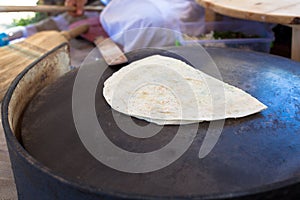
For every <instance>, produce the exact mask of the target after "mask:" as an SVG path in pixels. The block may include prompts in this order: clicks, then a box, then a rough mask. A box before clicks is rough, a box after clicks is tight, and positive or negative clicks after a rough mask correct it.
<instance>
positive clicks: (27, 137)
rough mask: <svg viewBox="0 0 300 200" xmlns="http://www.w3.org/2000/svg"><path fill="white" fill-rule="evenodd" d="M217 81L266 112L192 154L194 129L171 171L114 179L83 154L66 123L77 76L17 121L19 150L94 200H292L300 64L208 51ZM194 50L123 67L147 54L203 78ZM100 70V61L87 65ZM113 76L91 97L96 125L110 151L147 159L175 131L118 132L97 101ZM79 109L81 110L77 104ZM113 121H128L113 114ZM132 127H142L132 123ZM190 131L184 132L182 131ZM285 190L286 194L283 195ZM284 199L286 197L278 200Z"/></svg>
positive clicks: (228, 125) (298, 158)
mask: <svg viewBox="0 0 300 200" xmlns="http://www.w3.org/2000/svg"><path fill="white" fill-rule="evenodd" d="M207 50H208V52H209V54H210V55H211V57H212V58H213V60H214V61H215V63H216V64H217V66H218V69H219V72H220V73H221V76H222V78H223V80H224V81H225V82H227V83H229V84H232V85H234V86H237V87H239V88H241V89H242V90H244V91H246V92H248V93H250V94H251V95H252V96H254V97H256V98H257V99H258V100H260V101H261V102H263V103H264V104H266V105H267V106H268V109H267V110H264V111H262V112H261V113H258V114H254V115H251V116H248V117H244V118H240V119H227V120H226V121H225V125H224V127H223V130H222V134H221V136H220V138H219V140H218V142H217V144H216V145H215V146H214V148H213V149H212V151H211V152H210V153H209V154H208V155H207V156H206V157H204V158H202V159H199V157H198V153H199V149H200V147H201V145H202V142H203V139H204V137H205V134H206V131H207V129H208V127H209V122H203V123H200V124H199V128H198V131H197V136H196V138H195V139H194V141H193V143H192V145H191V146H190V148H189V149H188V150H187V152H186V153H185V154H184V155H183V156H182V157H180V159H178V160H177V161H175V162H174V163H172V164H171V165H169V166H167V167H165V168H163V169H161V170H158V171H154V172H150V173H141V174H131V173H125V172H120V171H117V170H114V169H112V168H109V167H107V166H105V165H103V164H102V163H101V162H99V161H97V160H96V159H95V158H94V157H93V156H92V155H91V154H90V153H89V152H88V151H87V150H86V148H85V147H84V146H83V144H82V143H81V141H80V138H79V136H78V134H77V132H76V128H75V125H74V121H73V116H72V89H73V84H74V80H75V77H76V73H77V71H72V72H70V73H68V74H66V75H65V76H64V77H62V78H60V79H59V80H58V81H56V82H55V84H53V85H51V86H49V87H47V88H46V89H44V90H43V91H42V92H41V93H40V94H39V95H37V96H36V97H35V98H34V99H33V100H32V102H31V103H30V105H29V106H28V108H27V110H26V111H25V113H24V118H23V123H22V143H23V146H24V147H25V149H26V150H27V151H28V152H29V153H30V154H31V155H32V156H33V157H34V158H36V159H37V160H38V161H40V162H41V163H42V164H44V165H45V166H46V167H48V168H49V169H50V170H51V171H53V172H54V173H55V174H57V175H59V176H61V177H63V178H65V179H67V180H70V181H74V182H77V183H80V184H82V185H88V186H89V187H92V188H95V189H96V190H99V191H101V192H104V193H105V192H108V193H109V194H116V196H118V195H119V194H122V195H123V197H124V196H125V197H129V198H142V197H143V198H148V197H153V198H164V197H182V198H192V197H193V198H207V199H217V198H227V197H228V198H229V197H237V198H238V197H239V198H241V199H243V198H244V199H246V198H249V199H255V198H257V199H272V198H274V199H278V198H282V199H284V198H287V199H292V198H293V197H297V196H298V195H299V192H297V191H299V188H300V186H298V185H297V183H298V182H299V183H300V88H299V85H300V64H299V63H297V62H293V61H291V60H289V59H284V58H280V57H276V56H270V55H267V54H261V53H255V52H247V51H240V50H234V49H223V48H209V49H207ZM200 51H201V49H199V47H181V48H170V49H168V51H165V50H164V51H162V50H155V49H154V50H153V49H152V50H151V49H145V50H140V51H136V52H132V53H129V54H127V56H128V58H129V60H130V62H132V61H133V60H136V59H140V58H143V57H145V56H148V55H152V54H157V53H158V54H165V55H171V56H172V57H174V53H175V55H176V54H177V55H180V56H178V58H179V59H181V58H183V57H184V58H185V59H186V60H185V61H187V62H191V63H197V64H196V65H197V66H195V67H196V68H199V69H203V71H205V72H207V73H209V68H207V65H205V63H202V62H201V58H202V56H203V55H199V52H200ZM86 65H89V67H90V68H91V69H93V68H95V69H96V67H100V68H101V67H103V68H105V67H106V64H105V63H104V62H103V61H102V60H99V61H94V62H90V63H87V64H86ZM117 70H118V69H117V68H108V69H106V70H105V72H104V73H103V76H102V77H101V79H100V82H99V85H98V87H97V92H96V96H95V102H96V105H95V109H96V112H97V117H98V121H99V124H100V125H101V127H102V128H103V130H104V132H105V134H106V136H107V137H108V138H109V139H110V140H111V141H112V142H113V143H114V144H115V145H117V146H119V147H121V148H123V149H125V150H127V151H132V152H139V153H142V152H149V151H154V150H157V149H160V148H162V147H163V146H165V145H166V144H168V142H169V141H171V140H172V138H173V137H174V135H175V134H176V132H177V130H178V126H165V127H164V128H163V129H162V130H161V131H160V133H159V134H157V135H155V136H153V137H151V138H147V139H138V138H134V137H131V136H129V135H127V134H125V133H123V132H122V130H121V129H120V128H119V127H118V126H117V125H116V123H115V122H114V119H113V116H112V110H111V108H110V107H109V105H108V104H107V103H106V101H105V99H104V98H103V96H102V88H103V82H104V81H105V80H106V79H107V78H108V77H109V76H110V75H111V74H112V73H113V72H115V71H117ZM83 106H84V102H83ZM119 115H120V118H121V119H122V118H128V116H125V115H122V114H119ZM133 120H134V121H135V122H136V123H137V124H138V125H140V126H145V125H147V124H148V123H147V122H144V121H142V120H138V119H133ZM188 126H189V125H187V127H188ZM289 189H292V190H289ZM285 190H287V191H289V192H288V194H289V195H290V196H285V197H283V196H281V195H283V194H286V192H284V191H285Z"/></svg>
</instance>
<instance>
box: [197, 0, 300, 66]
mask: <svg viewBox="0 0 300 200" xmlns="http://www.w3.org/2000/svg"><path fill="white" fill-rule="evenodd" d="M196 1H197V2H198V3H199V4H200V5H201V6H203V7H205V8H207V9H211V10H213V11H214V12H216V13H219V14H222V15H226V16H230V17H236V18H241V19H249V20H255V21H261V22H270V23H276V24H284V25H291V26H292V28H293V38H292V59H294V60H296V61H300V45H299V43H300V42H299V38H300V31H299V29H300V28H299V27H300V0H285V1H279V0H263V1H260V0H245V1H240V0H196Z"/></svg>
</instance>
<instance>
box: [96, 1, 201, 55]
mask: <svg viewBox="0 0 300 200" xmlns="http://www.w3.org/2000/svg"><path fill="white" fill-rule="evenodd" d="M100 21H101V23H102V26H103V28H104V29H105V30H106V32H107V33H108V34H109V36H111V37H112V38H113V39H114V40H115V41H116V42H119V43H121V44H122V45H123V46H124V50H125V51H130V50H134V49H137V48H143V47H161V46H170V45H171V46H173V45H174V44H175V41H176V40H179V38H178V37H181V34H180V33H179V32H180V31H181V32H185V33H191V32H193V29H195V28H197V30H199V27H197V24H201V23H203V22H204V9H203V8H202V7H200V6H199V5H198V4H196V3H195V2H194V0H112V1H111V2H110V3H109V4H108V5H107V6H106V8H105V9H104V11H103V12H102V13H101V15H100ZM149 27H151V28H149ZM197 34H199V31H198V32H197Z"/></svg>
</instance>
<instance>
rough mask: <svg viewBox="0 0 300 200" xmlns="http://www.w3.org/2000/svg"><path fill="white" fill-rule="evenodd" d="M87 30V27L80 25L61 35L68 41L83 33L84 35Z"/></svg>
mask: <svg viewBox="0 0 300 200" xmlns="http://www.w3.org/2000/svg"><path fill="white" fill-rule="evenodd" d="M88 30H89V25H81V26H77V27H75V28H73V29H71V30H69V31H62V32H61V34H62V35H63V36H64V37H65V38H66V39H67V40H70V39H72V38H75V37H77V36H78V35H81V34H83V33H86V32H87V31H88Z"/></svg>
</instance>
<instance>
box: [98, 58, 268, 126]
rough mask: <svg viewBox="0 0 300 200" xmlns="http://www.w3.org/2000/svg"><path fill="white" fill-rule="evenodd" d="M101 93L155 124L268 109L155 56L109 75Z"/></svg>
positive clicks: (120, 107)
mask: <svg viewBox="0 0 300 200" xmlns="http://www.w3.org/2000/svg"><path fill="white" fill-rule="evenodd" d="M103 95H104V98H105V99H106V101H107V103H108V104H109V105H110V106H111V107H112V108H113V109H114V110H116V111H119V112H121V113H124V114H126V115H130V116H134V117H136V118H139V119H143V120H146V121H149V122H153V123H156V124H159V125H165V124H190V123H197V122H201V121H212V120H220V119H225V118H238V117H244V116H247V115H251V114H254V113H257V112H260V111H262V110H264V109H266V108H267V106H265V105H264V104H262V103H261V102H259V101H258V100H257V99H255V98H254V97H252V96H251V95H250V94H248V93H246V92H244V91H242V90H241V89H239V88H236V87H234V86H231V85H229V84H227V83H224V82H222V81H220V80H218V79H216V78H214V77H211V76H209V75H207V74H205V73H203V72H201V71H199V70H197V69H195V68H193V67H191V66H189V65H188V64H186V63H184V62H182V61H180V60H178V59H175V58H170V57H166V56H160V55H154V56H150V57H147V58H144V59H141V60H138V61H135V62H132V63H131V64H129V65H127V66H125V67H123V68H122V69H120V70H119V71H118V72H116V73H114V74H113V75H112V76H111V77H109V78H108V79H107V80H106V81H105V83H104V88H103Z"/></svg>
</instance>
